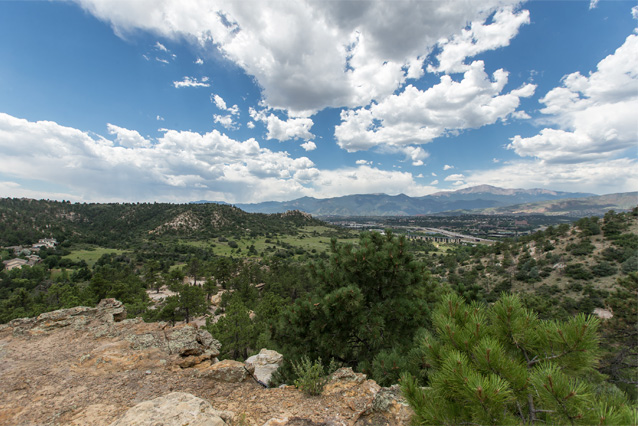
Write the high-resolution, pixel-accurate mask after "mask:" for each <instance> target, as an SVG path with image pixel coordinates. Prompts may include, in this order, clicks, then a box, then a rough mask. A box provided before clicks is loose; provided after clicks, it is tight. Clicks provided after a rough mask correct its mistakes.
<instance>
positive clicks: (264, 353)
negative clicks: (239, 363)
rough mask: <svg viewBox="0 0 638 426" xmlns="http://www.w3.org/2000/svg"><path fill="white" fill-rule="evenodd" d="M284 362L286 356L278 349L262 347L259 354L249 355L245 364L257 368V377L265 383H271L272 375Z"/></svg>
mask: <svg viewBox="0 0 638 426" xmlns="http://www.w3.org/2000/svg"><path fill="white" fill-rule="evenodd" d="M283 362H284V356H283V355H282V354H280V353H279V352H277V351H272V350H269V349H262V350H261V351H260V352H259V353H258V354H257V355H253V356H251V357H249V358H248V359H247V360H246V361H245V364H246V366H252V367H253V368H254V369H255V377H256V378H257V380H259V381H260V382H262V383H264V384H265V385H269V384H270V379H271V378H272V375H273V373H274V372H275V371H277V369H278V368H279V367H280V366H281V364H282V363H283Z"/></svg>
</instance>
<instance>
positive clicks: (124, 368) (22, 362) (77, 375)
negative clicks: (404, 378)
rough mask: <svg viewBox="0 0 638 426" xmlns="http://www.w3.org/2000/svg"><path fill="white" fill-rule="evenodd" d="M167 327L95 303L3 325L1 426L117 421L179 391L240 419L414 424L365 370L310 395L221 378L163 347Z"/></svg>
mask: <svg viewBox="0 0 638 426" xmlns="http://www.w3.org/2000/svg"><path fill="white" fill-rule="evenodd" d="M74 309H76V308H74ZM85 309H88V308H85ZM58 312H61V311H58ZM166 327H167V326H166V325H164V324H162V323H154V324H146V323H143V322H141V321H136V320H132V321H131V320H125V321H121V322H114V321H113V320H112V315H111V316H109V315H104V313H102V312H99V310H95V309H94V310H93V311H86V312H80V313H77V312H74V315H72V316H68V315H67V317H64V315H61V316H58V317H56V318H54V319H53V320H51V319H49V320H38V321H36V320H31V322H26V323H25V322H22V323H20V320H16V321H13V322H11V323H9V324H8V325H3V326H0V425H6V426H20V425H78V426H79V425H86V426H93V425H95V426H97V425H108V424H110V423H111V422H112V421H114V420H116V419H117V418H118V417H119V416H121V415H122V414H123V413H124V412H125V411H126V410H127V409H129V408H131V407H132V406H134V405H136V404H138V403H140V402H142V401H145V400H149V399H153V398H156V397H158V396H162V395H165V394H167V393H170V392H176V391H181V392H188V393H191V394H193V395H195V396H198V397H200V398H203V399H205V400H207V401H209V402H210V403H211V404H212V405H213V407H214V408H215V409H217V410H227V411H232V412H233V413H234V414H235V421H233V422H232V423H234V424H236V425H239V424H243V425H257V426H261V425H263V424H264V423H265V422H267V421H268V420H270V419H285V418H288V419H297V420H295V422H294V424H295V425H297V424H299V425H301V424H306V425H322V424H325V425H379V426H381V425H383V426H386V425H387V426H390V425H402V424H408V419H409V413H408V409H407V408H406V407H405V406H404V405H403V404H399V403H397V402H396V400H395V399H393V398H390V400H389V402H388V401H387V400H386V401H381V400H382V399H383V398H380V396H381V395H382V394H383V393H384V392H386V391H380V388H379V386H378V385H377V384H376V383H375V382H373V381H371V380H365V378H364V377H363V376H362V375H357V374H352V373H350V374H344V375H342V376H343V377H342V378H341V379H335V380H333V381H332V382H330V383H329V384H328V386H327V387H326V390H325V391H324V393H323V394H322V395H321V396H318V397H307V396H305V395H304V394H303V393H301V392H300V391H299V390H297V389H295V388H294V387H292V386H289V387H286V388H276V389H264V388H263V387H261V386H260V385H258V384H257V383H255V382H254V381H253V380H250V379H249V380H246V381H243V382H241V383H225V382H218V381H214V380H212V379H211V378H210V377H206V376H204V375H202V374H201V371H202V368H203V367H202V365H198V366H195V367H193V368H180V367H179V366H178V365H177V364H176V361H178V360H177V359H176V358H178V356H177V355H175V354H171V353H170V351H169V350H167V348H166V346H165V345H164V343H161V342H160V343H161V344H156V343H157V342H158V341H160V340H161V338H162V337H161V336H162V333H163V334H164V335H166ZM149 336H151V337H149ZM152 336H155V337H152ZM157 336H160V337H159V338H158V337H157ZM153 338H155V339H156V340H153ZM157 339H159V340H157ZM151 341H153V342H155V343H153V342H151ZM140 342H141V343H140ZM144 342H146V343H144ZM149 342H151V343H149ZM386 395H389V394H388V393H387V392H386ZM386 399H387V398H386ZM379 401H381V403H380V402H379ZM379 405H382V406H383V407H381V408H382V409H377V408H378V407H377V406H379ZM299 422H301V423H299ZM284 424H285V423H284ZM290 424H293V423H290Z"/></svg>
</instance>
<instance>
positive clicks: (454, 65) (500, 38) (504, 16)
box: [427, 7, 529, 73]
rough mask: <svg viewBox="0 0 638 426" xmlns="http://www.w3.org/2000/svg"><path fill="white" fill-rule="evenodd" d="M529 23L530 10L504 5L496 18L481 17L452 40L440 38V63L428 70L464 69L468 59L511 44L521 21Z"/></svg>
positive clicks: (456, 70) (466, 66) (429, 67)
mask: <svg viewBox="0 0 638 426" xmlns="http://www.w3.org/2000/svg"><path fill="white" fill-rule="evenodd" d="M524 24H529V12H528V11H527V10H523V11H521V12H518V13H515V12H514V11H513V9H512V8H510V7H508V8H504V9H501V10H499V11H498V12H496V13H495V14H494V18H493V22H492V23H491V24H489V25H485V24H484V23H483V22H482V21H475V22H472V24H471V26H470V28H469V29H463V30H462V31H461V33H460V34H456V35H454V36H453V37H452V38H451V39H450V40H448V39H443V40H441V41H439V43H438V44H439V46H440V47H441V53H439V54H438V55H437V56H436V59H437V61H438V63H439V64H438V66H435V65H433V64H430V65H428V68H427V69H428V71H429V72H444V73H459V72H465V71H467V70H468V69H469V67H470V65H467V64H465V59H466V58H470V57H473V56H476V55H478V54H479V53H482V52H485V51H488V50H494V49H497V48H499V47H504V46H508V45H509V43H510V40H511V39H512V38H514V37H515V36H516V35H517V34H518V30H519V28H520V27H521V25H524Z"/></svg>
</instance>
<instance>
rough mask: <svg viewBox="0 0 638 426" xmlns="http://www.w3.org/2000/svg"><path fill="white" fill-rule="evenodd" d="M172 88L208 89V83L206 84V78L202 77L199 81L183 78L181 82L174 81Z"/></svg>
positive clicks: (192, 78)
mask: <svg viewBox="0 0 638 426" xmlns="http://www.w3.org/2000/svg"><path fill="white" fill-rule="evenodd" d="M173 86H175V88H176V89H179V88H182V87H210V83H209V82H208V77H202V78H201V79H197V78H195V77H184V78H183V79H182V80H181V81H174V82H173Z"/></svg>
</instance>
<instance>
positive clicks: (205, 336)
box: [166, 325, 221, 357]
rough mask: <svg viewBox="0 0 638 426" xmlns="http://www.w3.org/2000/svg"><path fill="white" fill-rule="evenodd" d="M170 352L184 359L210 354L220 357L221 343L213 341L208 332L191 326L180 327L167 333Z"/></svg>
mask: <svg viewBox="0 0 638 426" xmlns="http://www.w3.org/2000/svg"><path fill="white" fill-rule="evenodd" d="M166 339H167V340H168V350H169V352H170V353H171V354H175V355H179V356H182V357H187V356H199V355H202V354H203V353H204V352H209V353H210V355H211V356H212V357H216V356H218V355H219V349H220V348H221V343H219V342H218V341H217V340H215V339H213V336H211V335H210V333H209V332H208V331H206V330H200V329H197V328H195V327H191V326H189V325H183V326H178V327H175V328H173V329H171V330H170V331H168V332H167V333H166Z"/></svg>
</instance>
